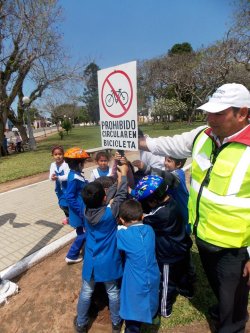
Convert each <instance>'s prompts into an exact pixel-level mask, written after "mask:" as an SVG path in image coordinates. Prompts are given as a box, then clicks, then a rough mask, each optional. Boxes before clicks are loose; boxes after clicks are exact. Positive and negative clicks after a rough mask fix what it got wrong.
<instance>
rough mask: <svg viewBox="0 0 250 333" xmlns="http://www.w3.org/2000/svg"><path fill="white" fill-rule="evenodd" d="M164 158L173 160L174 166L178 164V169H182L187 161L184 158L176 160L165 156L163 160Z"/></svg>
mask: <svg viewBox="0 0 250 333" xmlns="http://www.w3.org/2000/svg"><path fill="white" fill-rule="evenodd" d="M166 158H170V159H171V160H173V161H174V162H175V164H180V166H179V168H180V169H181V168H183V167H184V165H185V163H186V161H187V159H186V158H182V159H178V158H174V157H172V156H166V157H165V159H166Z"/></svg>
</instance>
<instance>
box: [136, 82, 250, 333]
mask: <svg viewBox="0 0 250 333" xmlns="http://www.w3.org/2000/svg"><path fill="white" fill-rule="evenodd" d="M198 109H201V110H203V111H205V112H206V113H207V122H208V126H209V127H207V126H205V127H204V126H203V127H198V128H196V129H195V130H192V131H190V132H187V133H183V134H181V135H175V136H174V137H159V138H155V139H152V138H149V137H147V138H141V139H140V140H139V147H140V149H144V150H149V151H151V152H152V153H153V154H156V155H164V156H166V155H169V156H172V157H175V158H186V157H189V156H192V168H191V184H190V196H189V204H188V207H189V223H191V226H192V230H193V233H194V235H195V238H196V244H197V246H198V249H199V254H200V258H201V262H202V264H203V268H204V270H205V273H206V276H207V278H208V281H209V283H210V286H211V288H212V290H213V292H214V294H215V296H216V298H217V300H218V304H217V306H215V307H213V308H212V309H211V311H210V314H211V317H213V319H216V320H217V321H218V333H236V332H237V333H243V332H244V330H245V326H246V321H247V319H248V313H247V305H248V293H249V286H250V260H249V254H248V250H249V249H250V247H249V246H250V124H249V121H248V119H249V118H248V116H249V110H250V93H249V91H248V89H247V88H246V87H245V86H243V85H242V84H236V83H228V84H224V85H222V86H221V87H219V88H218V89H217V90H216V91H215V93H214V94H213V95H212V97H211V98H210V99H209V101H208V102H207V103H206V104H204V105H202V106H200V107H199V108H198ZM248 247H249V248H248ZM249 252H250V251H249Z"/></svg>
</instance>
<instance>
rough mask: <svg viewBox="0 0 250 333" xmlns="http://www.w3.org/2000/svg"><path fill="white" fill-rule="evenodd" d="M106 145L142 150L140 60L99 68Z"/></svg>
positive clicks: (103, 137)
mask: <svg viewBox="0 0 250 333" xmlns="http://www.w3.org/2000/svg"><path fill="white" fill-rule="evenodd" d="M98 91H99V109H100V127H101V137H102V147H103V148H112V149H117V150H138V131H137V82H136V61H133V62H129V63H126V64H123V65H119V66H115V67H110V68H106V69H102V70H100V71H98Z"/></svg>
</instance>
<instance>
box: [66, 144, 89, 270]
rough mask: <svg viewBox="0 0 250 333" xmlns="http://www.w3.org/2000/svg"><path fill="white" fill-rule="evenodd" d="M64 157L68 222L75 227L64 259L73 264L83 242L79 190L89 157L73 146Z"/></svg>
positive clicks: (82, 208) (80, 190) (83, 183)
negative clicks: (67, 166)
mask: <svg viewBox="0 0 250 333" xmlns="http://www.w3.org/2000/svg"><path fill="white" fill-rule="evenodd" d="M64 158H65V162H67V163H68V165H69V168H70V172H69V175H68V185H67V191H66V200H67V203H68V207H69V223H70V225H71V226H72V227H73V228H75V229H76V234H77V236H76V239H75V240H74V242H73V244H72V245H71V247H70V249H69V251H68V253H67V255H66V258H65V261H66V262H67V263H68V264H74V263H78V262H80V261H82V257H81V256H80V252H81V250H82V248H83V245H84V243H85V229H84V218H83V211H84V203H83V200H82V196H81V192H82V190H83V188H84V186H85V185H86V183H87V182H86V180H85V178H84V176H83V174H82V170H83V167H84V162H85V160H86V159H87V158H89V155H88V154H87V153H86V152H85V151H84V150H83V149H81V148H78V147H74V148H70V149H68V150H67V151H66V152H65V154H64Z"/></svg>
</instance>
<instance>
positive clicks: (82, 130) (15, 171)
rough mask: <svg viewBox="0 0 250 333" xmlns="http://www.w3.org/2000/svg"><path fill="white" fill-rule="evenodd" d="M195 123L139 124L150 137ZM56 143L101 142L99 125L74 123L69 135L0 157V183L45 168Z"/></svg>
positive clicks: (85, 146) (90, 144) (94, 144)
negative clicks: (74, 126) (165, 125)
mask: <svg viewBox="0 0 250 333" xmlns="http://www.w3.org/2000/svg"><path fill="white" fill-rule="evenodd" d="M198 125H200V123H199V124H197V123H196V124H193V125H192V126H187V125H186V124H184V123H171V124H170V129H168V130H166V129H164V126H163V125H162V124H155V125H144V126H140V127H141V129H142V130H143V132H144V133H146V134H149V135H150V136H152V137H158V136H161V135H165V136H166V135H170V136H173V135H174V134H178V133H182V132H184V131H189V130H190V129H192V128H195V127H197V126H198ZM56 144H60V145H63V147H64V148H65V149H67V148H70V147H73V146H80V147H82V148H83V149H88V148H95V147H100V146H101V135H100V127H99V126H93V127H76V128H73V129H72V131H71V132H70V133H69V135H66V134H65V135H64V138H63V140H61V139H60V137H59V135H58V133H55V134H54V135H52V136H49V137H48V138H46V139H45V140H43V141H40V142H39V143H38V149H37V151H29V152H24V153H19V154H12V155H10V156H6V157H2V158H0V183H5V182H7V181H10V180H15V179H20V178H23V177H27V176H32V175H36V174H38V173H41V172H44V171H48V170H49V167H50V163H51V162H52V158H51V153H50V151H51V147H52V146H54V145H56Z"/></svg>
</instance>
